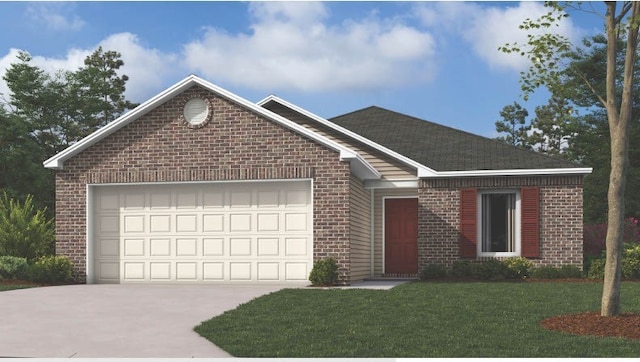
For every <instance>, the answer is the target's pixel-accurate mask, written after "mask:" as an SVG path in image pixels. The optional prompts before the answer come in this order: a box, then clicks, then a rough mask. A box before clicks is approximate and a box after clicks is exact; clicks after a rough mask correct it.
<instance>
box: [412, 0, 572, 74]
mask: <svg viewBox="0 0 640 362" xmlns="http://www.w3.org/2000/svg"><path fill="white" fill-rule="evenodd" d="M547 12H548V9H546V8H545V7H544V6H543V4H542V3H541V2H521V3H519V4H517V6H511V7H505V6H486V5H485V4H477V3H457V2H452V3H429V4H421V5H419V6H417V7H416V10H415V13H416V16H418V17H419V18H420V19H421V20H422V23H423V24H424V25H425V26H427V27H433V28H438V27H440V28H443V29H445V30H448V31H453V32H455V33H457V34H459V35H460V36H461V37H462V39H463V40H464V41H466V42H467V43H468V44H469V46H470V47H471V49H472V50H473V52H474V53H475V54H476V55H477V56H478V57H480V58H481V59H483V60H484V61H486V62H487V63H488V64H489V65H490V66H491V67H494V68H503V69H511V70H517V71H520V70H524V69H526V68H527V67H528V66H529V61H528V60H527V59H526V58H525V57H522V56H520V55H519V54H505V53H502V52H500V51H499V50H498V48H499V47H500V46H504V45H505V44H507V43H514V42H517V43H519V44H526V41H527V34H528V33H527V31H524V30H520V29H519V28H518V27H519V26H520V25H521V24H522V23H523V21H524V20H525V19H527V18H530V19H537V18H538V17H540V16H541V15H543V14H545V13H547ZM551 30H553V31H555V33H556V34H561V35H564V36H565V37H567V38H569V39H570V40H571V41H572V42H573V43H574V44H576V43H577V42H578V40H579V39H580V37H581V36H582V35H583V34H582V32H581V30H580V29H578V28H577V27H576V26H575V25H574V24H573V22H572V21H571V18H565V19H563V20H562V22H561V23H560V26H559V27H557V28H556V27H554V28H552V29H551ZM542 31H546V30H540V32H542ZM534 34H535V33H534Z"/></svg>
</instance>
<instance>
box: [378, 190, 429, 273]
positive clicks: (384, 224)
mask: <svg viewBox="0 0 640 362" xmlns="http://www.w3.org/2000/svg"><path fill="white" fill-rule="evenodd" d="M387 199H418V195H415V196H411V195H409V196H404V195H403V196H383V197H382V274H383V275H384V274H385V273H386V272H387V271H386V270H385V269H386V263H387V261H386V240H385V238H386V230H385V226H386V224H387V214H386V210H385V205H386V201H387ZM418 207H420V205H418ZM418 223H420V219H419V218H418ZM416 242H417V240H416ZM416 262H417V261H416Z"/></svg>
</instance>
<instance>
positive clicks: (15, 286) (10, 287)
mask: <svg viewBox="0 0 640 362" xmlns="http://www.w3.org/2000/svg"><path fill="white" fill-rule="evenodd" d="M34 287H36V285H35V284H6V285H4V284H0V292H4V291H7V290H14V289H25V288H34Z"/></svg>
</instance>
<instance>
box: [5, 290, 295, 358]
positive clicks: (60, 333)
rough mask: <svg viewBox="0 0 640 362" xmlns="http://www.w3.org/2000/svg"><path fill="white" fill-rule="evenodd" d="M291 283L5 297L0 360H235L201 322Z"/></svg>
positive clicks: (16, 293)
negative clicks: (204, 333) (200, 328)
mask: <svg viewBox="0 0 640 362" xmlns="http://www.w3.org/2000/svg"><path fill="white" fill-rule="evenodd" d="M283 288H285V286H282V285H277V286H265V285H261V286H257V285H252V286H243V285H233V286H220V285H71V286H59V287H44V288H32V289H23V290H13V291H7V292H2V293H0V357H43V358H47V357H49V358H56V357H85V358H97V357H108V358H118V357H120V358H125V357H174V358H175V357H183V358H187V357H229V354H227V353H226V352H224V351H223V350H221V349H220V348H218V347H216V346H215V345H214V344H212V343H211V342H209V341H207V340H206V339H204V338H202V337H200V336H199V335H198V334H197V333H196V332H194V331H193V327H195V326H196V325H198V324H199V323H200V322H202V321H204V320H207V319H209V318H211V317H213V316H215V315H219V314H222V313H223V312H224V311H227V310H230V309H233V308H235V307H237V306H238V305H240V304H242V303H246V302H248V301H249V300H251V299H253V298H256V297H259V296H261V295H264V294H268V293H271V292H275V291H277V290H280V289H283Z"/></svg>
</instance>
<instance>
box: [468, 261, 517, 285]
mask: <svg viewBox="0 0 640 362" xmlns="http://www.w3.org/2000/svg"><path fill="white" fill-rule="evenodd" d="M472 272H473V275H472V276H473V277H476V278H479V279H482V280H502V279H506V278H507V277H508V276H509V275H510V274H511V273H510V270H509V268H508V267H507V266H506V265H505V264H504V263H503V262H502V261H500V260H498V259H489V260H485V261H483V262H482V263H478V264H475V265H474V267H473V268H472Z"/></svg>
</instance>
